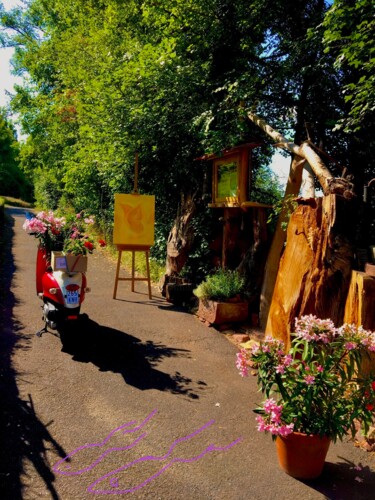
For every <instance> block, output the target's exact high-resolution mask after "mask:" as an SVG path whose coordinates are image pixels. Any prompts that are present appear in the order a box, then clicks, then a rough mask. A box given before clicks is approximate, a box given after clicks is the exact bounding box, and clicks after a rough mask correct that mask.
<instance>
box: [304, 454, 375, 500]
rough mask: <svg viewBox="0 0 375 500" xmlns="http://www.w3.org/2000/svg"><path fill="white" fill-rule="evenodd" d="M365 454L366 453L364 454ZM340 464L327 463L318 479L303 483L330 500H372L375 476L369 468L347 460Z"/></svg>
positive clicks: (374, 489)
mask: <svg viewBox="0 0 375 500" xmlns="http://www.w3.org/2000/svg"><path fill="white" fill-rule="evenodd" d="M364 453H365V452H364ZM339 458H341V459H342V460H343V461H342V462H338V463H331V462H326V463H325V465H324V469H323V472H322V474H321V476H320V477H319V478H318V479H314V480H311V481H302V482H303V483H305V484H306V485H308V486H310V487H311V488H312V489H314V490H316V491H319V492H320V493H322V494H323V495H324V498H328V499H332V500H335V499H340V500H372V499H373V498H374V491H375V474H374V473H373V472H372V471H371V469H370V467H368V466H358V465H356V464H354V463H352V462H350V461H348V460H346V459H345V458H342V457H339Z"/></svg>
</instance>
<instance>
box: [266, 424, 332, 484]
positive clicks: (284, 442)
mask: <svg viewBox="0 0 375 500" xmlns="http://www.w3.org/2000/svg"><path fill="white" fill-rule="evenodd" d="M330 443H331V440H330V438H328V437H326V436H323V437H320V436H315V435H307V434H303V433H300V432H293V433H292V434H289V436H286V437H281V436H278V437H277V439H276V450H277V456H278V459H279V465H280V467H281V468H282V469H283V470H284V471H285V472H286V473H287V474H289V476H292V477H295V478H298V479H314V478H316V477H319V476H320V474H321V473H322V470H323V466H324V462H325V459H326V456H327V452H328V448H329V445H330Z"/></svg>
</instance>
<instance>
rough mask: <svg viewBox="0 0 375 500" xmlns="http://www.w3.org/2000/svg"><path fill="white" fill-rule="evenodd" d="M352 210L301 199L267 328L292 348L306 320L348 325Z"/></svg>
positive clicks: (332, 198)
mask: <svg viewBox="0 0 375 500" xmlns="http://www.w3.org/2000/svg"><path fill="white" fill-rule="evenodd" d="M350 209H351V207H350V203H349V202H348V201H347V200H345V198H344V197H341V196H337V195H329V196H325V197H324V198H316V199H300V200H299V206H298V208H297V210H296V211H295V212H294V213H293V215H292V217H291V219H290V222H289V226H288V233H287V243H286V248H285V252H284V254H283V256H282V259H281V262H280V267H279V272H278V276H277V280H276V285H275V289H274V293H273V298H272V304H271V307H270V311H269V316H268V321H267V328H266V331H267V333H270V334H271V335H273V336H275V337H278V338H281V339H282V340H283V341H284V342H285V343H286V345H288V344H289V334H290V331H291V327H292V326H293V323H294V319H295V318H296V317H299V316H301V315H304V314H315V315H317V316H318V317H319V318H331V319H332V320H333V322H334V323H335V324H336V325H341V324H342V323H343V319H344V306H345V300H346V296H347V293H348V288H349V283H350V277H351V267H352V262H353V249H352V246H351V242H350V237H349V236H350V234H351V223H350V221H351V217H350V215H351V214H350V211H351V210H350Z"/></svg>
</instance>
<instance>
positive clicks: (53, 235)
mask: <svg viewBox="0 0 375 500" xmlns="http://www.w3.org/2000/svg"><path fill="white" fill-rule="evenodd" d="M65 225H66V219H65V217H56V216H55V214H54V213H53V212H51V211H50V212H44V211H42V212H39V213H37V214H36V216H35V217H29V218H26V220H25V222H24V224H23V226H22V227H23V229H24V230H25V231H26V232H27V233H28V234H32V235H33V236H35V237H36V238H38V239H39V242H40V245H41V246H42V247H43V248H46V249H47V250H48V251H51V249H54V250H62V248H63V231H64V228H65Z"/></svg>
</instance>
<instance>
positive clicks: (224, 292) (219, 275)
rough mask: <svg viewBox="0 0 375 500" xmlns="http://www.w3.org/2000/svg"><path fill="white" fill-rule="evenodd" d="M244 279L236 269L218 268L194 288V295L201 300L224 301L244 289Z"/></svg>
mask: <svg viewBox="0 0 375 500" xmlns="http://www.w3.org/2000/svg"><path fill="white" fill-rule="evenodd" d="M244 286H245V279H244V278H243V277H242V276H240V275H239V274H238V272H237V271H230V270H227V269H219V270H218V271H217V272H216V273H215V274H212V275H210V276H207V278H206V279H205V280H204V281H203V282H202V283H201V284H200V285H198V287H197V288H196V289H195V290H194V292H193V293H194V295H195V296H196V297H198V299H202V300H217V301H224V300H228V299H231V298H234V297H236V296H237V295H239V294H241V293H242V292H243V291H244Z"/></svg>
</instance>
